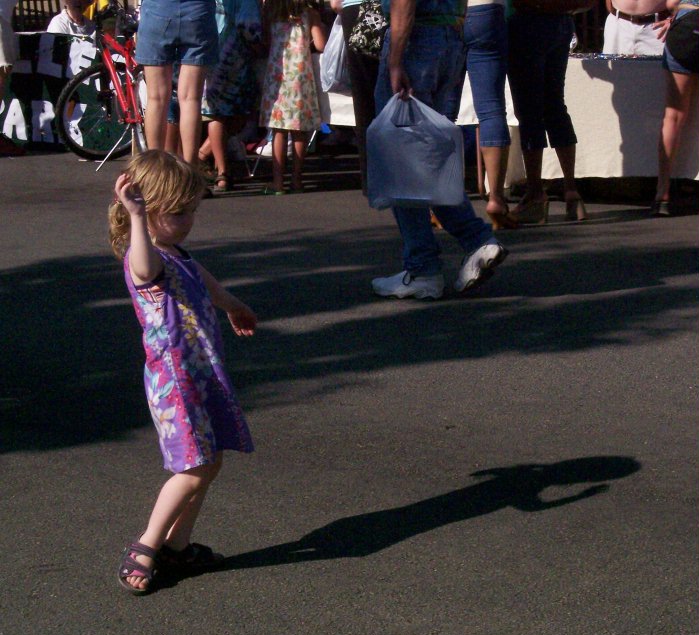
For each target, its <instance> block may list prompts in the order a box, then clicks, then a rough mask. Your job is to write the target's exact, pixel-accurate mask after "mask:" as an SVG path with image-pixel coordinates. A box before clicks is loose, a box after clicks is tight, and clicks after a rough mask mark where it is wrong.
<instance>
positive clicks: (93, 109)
mask: <svg viewBox="0 0 699 635" xmlns="http://www.w3.org/2000/svg"><path fill="white" fill-rule="evenodd" d="M115 66H116V70H117V73H118V74H119V76H120V77H121V78H123V76H124V73H125V72H126V68H125V66H124V64H121V63H117V64H116V65H115ZM141 78H142V76H141V75H139V77H137V78H136V81H135V83H136V93H137V95H138V93H139V92H140V91H139V90H138V85H139V83H140V81H141ZM137 98H138V97H137ZM121 119H122V110H121V108H120V107H119V101H118V99H117V98H116V93H115V91H114V85H113V84H112V81H111V79H110V78H109V72H108V71H107V69H106V67H105V65H104V64H103V63H102V62H99V63H97V64H93V65H92V66H90V67H89V68H86V69H84V70H82V71H80V72H79V73H78V74H77V75H76V76H75V77H73V79H71V80H70V81H69V82H68V84H66V86H65V88H64V89H63V90H62V91H61V94H60V96H59V97H58V101H57V102H56V129H57V131H58V136H59V138H60V139H61V141H62V142H63V143H64V144H65V145H66V146H67V147H68V149H69V150H71V151H72V152H74V153H75V154H77V155H78V156H80V157H83V158H84V159H104V157H106V156H107V154H108V153H109V152H110V150H112V148H114V151H113V152H112V154H111V158H115V159H116V158H118V157H122V156H124V155H125V154H128V153H129V152H130V151H131V135H130V134H128V133H127V134H126V135H125V136H124V137H123V138H121V137H122V135H123V134H124V132H125V131H126V130H127V128H128V125H127V124H125V123H123V121H121ZM120 139H121V140H120ZM117 144H118V145H117ZM115 146H116V147H115Z"/></svg>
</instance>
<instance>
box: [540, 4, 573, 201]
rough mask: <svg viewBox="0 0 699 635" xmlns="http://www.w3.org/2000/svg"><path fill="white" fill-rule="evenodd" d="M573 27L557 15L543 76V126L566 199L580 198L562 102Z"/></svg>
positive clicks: (570, 129) (569, 126)
mask: <svg viewBox="0 0 699 635" xmlns="http://www.w3.org/2000/svg"><path fill="white" fill-rule="evenodd" d="M574 30H575V26H574V24H573V20H572V18H570V16H561V17H560V18H559V25H558V28H557V29H556V31H555V32H554V33H552V34H551V38H550V41H549V50H548V52H547V55H546V70H545V79H544V82H545V84H544V85H545V92H544V96H545V101H544V125H545V126H546V132H547V133H548V136H549V140H550V142H551V146H552V147H553V148H554V149H555V150H556V154H557V156H558V160H559V163H560V165H561V171H562V172H563V190H564V193H565V198H566V200H571V199H579V198H580V195H579V194H578V190H577V186H576V184H575V144H576V143H577V141H578V140H577V137H576V136H575V129H574V128H573V122H572V120H571V118H570V114H568V108H567V107H566V104H565V77H566V70H567V68H568V54H569V52H570V48H569V46H570V38H571V37H572V34H573V32H574Z"/></svg>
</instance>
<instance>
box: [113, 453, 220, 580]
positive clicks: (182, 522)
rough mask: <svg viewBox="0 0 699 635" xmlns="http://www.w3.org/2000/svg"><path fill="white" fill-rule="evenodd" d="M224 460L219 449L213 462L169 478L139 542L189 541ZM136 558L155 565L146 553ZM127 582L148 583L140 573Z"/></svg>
mask: <svg viewBox="0 0 699 635" xmlns="http://www.w3.org/2000/svg"><path fill="white" fill-rule="evenodd" d="M221 460H222V453H220V452H219V453H217V454H216V461H215V462H214V463H211V464H207V465H202V466H199V467H195V468H192V469H191V470H187V471H186V472H181V473H179V474H175V475H174V476H172V477H170V479H169V480H168V481H167V482H166V483H165V485H163V487H162V489H161V490H160V494H159V495H158V499H157V500H156V502H155V506H154V507H153V511H152V512H151V515H150V519H149V521H148V527H147V528H146V531H145V532H144V533H143V535H142V536H141V538H140V539H139V542H140V543H142V544H144V545H146V546H148V547H151V548H152V549H154V550H156V551H157V550H158V549H160V547H161V546H162V545H163V544H164V543H165V540H166V539H168V540H169V541H170V543H171V544H173V545H180V544H181V543H182V541H184V540H185V539H186V540H187V543H189V537H190V535H191V531H192V528H193V527H194V523H195V522H196V519H197V516H198V514H199V510H200V509H201V504H202V502H203V499H204V496H205V495H206V491H207V489H208V487H209V485H210V484H211V482H212V481H213V479H214V478H216V475H217V474H218V472H219V470H220V468H221ZM185 546H186V545H185ZM135 559H136V560H137V561H138V562H140V563H141V564H143V565H145V566H148V567H151V566H153V564H154V563H153V560H152V559H151V558H149V557H147V556H144V555H137V556H136V558H135ZM126 581H127V582H128V583H129V584H130V585H132V586H133V587H134V588H136V589H145V588H146V585H147V584H146V580H145V578H143V577H141V576H129V577H127V578H126Z"/></svg>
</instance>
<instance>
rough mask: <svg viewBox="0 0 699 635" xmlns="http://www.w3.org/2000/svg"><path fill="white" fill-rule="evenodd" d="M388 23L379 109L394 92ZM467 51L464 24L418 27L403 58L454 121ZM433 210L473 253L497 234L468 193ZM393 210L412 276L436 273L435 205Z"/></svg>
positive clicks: (416, 87)
mask: <svg viewBox="0 0 699 635" xmlns="http://www.w3.org/2000/svg"><path fill="white" fill-rule="evenodd" d="M390 41H391V30H390V28H389V30H388V32H387V33H386V38H385V40H384V45H383V50H382V51H381V61H380V63H379V76H378V80H377V82H376V90H375V93H374V98H375V101H376V112H377V113H378V112H380V111H381V110H382V109H383V107H384V106H385V105H386V103H387V102H388V100H389V99H390V98H391V97H392V96H393V95H392V91H391V81H390V77H389V73H388V50H389V47H390ZM465 61H466V52H465V49H464V46H463V40H462V36H461V32H460V29H456V28H454V27H446V26H415V27H414V28H413V31H412V33H411V35H410V41H409V42H408V46H407V47H406V50H405V55H404V57H403V63H404V66H405V71H406V73H407V74H408V77H409V78H410V83H411V86H412V89H413V94H414V96H415V97H416V98H417V99H419V100H420V101H421V102H423V103H424V104H427V105H428V106H430V107H431V108H433V109H434V110H436V111H437V112H439V113H441V114H443V115H445V116H446V117H447V118H449V119H451V120H452V121H454V120H455V119H456V115H457V114H458V112H459V103H460V100H461V88H462V85H463V80H464V71H465ZM432 211H433V212H434V215H435V216H436V217H437V218H438V219H439V222H440V223H441V224H442V227H444V229H445V230H446V231H447V232H449V233H450V234H451V235H452V236H454V238H456V240H457V241H458V242H459V244H460V245H461V247H462V249H463V250H464V251H465V252H467V253H470V252H472V251H474V250H475V249H478V247H480V246H481V245H482V244H483V243H484V242H486V241H487V240H488V239H489V238H491V237H492V235H493V232H492V230H491V228H490V225H487V224H486V223H484V222H483V221H482V220H481V219H480V218H478V217H477V216H476V214H475V212H474V211H473V206H472V205H471V202H470V201H469V200H468V197H467V196H466V193H465V192H464V201H463V203H462V204H461V205H457V206H450V207H446V206H438V207H434V208H433V210H432ZM393 214H394V216H395V218H396V222H397V223H398V229H399V230H400V233H401V237H402V238H403V266H404V268H405V269H406V271H408V272H410V273H411V274H413V275H416V276H417V275H420V276H431V275H435V274H437V273H439V271H440V270H441V268H442V264H441V261H440V259H439V254H440V253H441V249H440V247H439V243H438V242H437V240H436V238H435V236H434V231H433V230H432V224H431V223H430V210H429V208H428V207H425V208H415V207H411V208H403V207H394V208H393Z"/></svg>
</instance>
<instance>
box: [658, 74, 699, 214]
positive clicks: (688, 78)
mask: <svg viewBox="0 0 699 635" xmlns="http://www.w3.org/2000/svg"><path fill="white" fill-rule="evenodd" d="M665 76H666V81H665V113H664V115H663V123H662V127H661V129H660V138H659V139H658V184H657V188H656V192H655V200H656V201H669V200H670V178H671V177H672V168H673V166H674V163H675V158H676V157H677V150H678V148H679V144H680V138H681V134H682V129H683V128H684V124H685V121H686V120H687V115H688V113H689V106H690V103H691V101H692V95H693V94H694V93H695V92H696V91H697V87H698V86H699V76H697V75H694V74H692V75H684V74H682V73H671V72H670V71H666V73H665Z"/></svg>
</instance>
